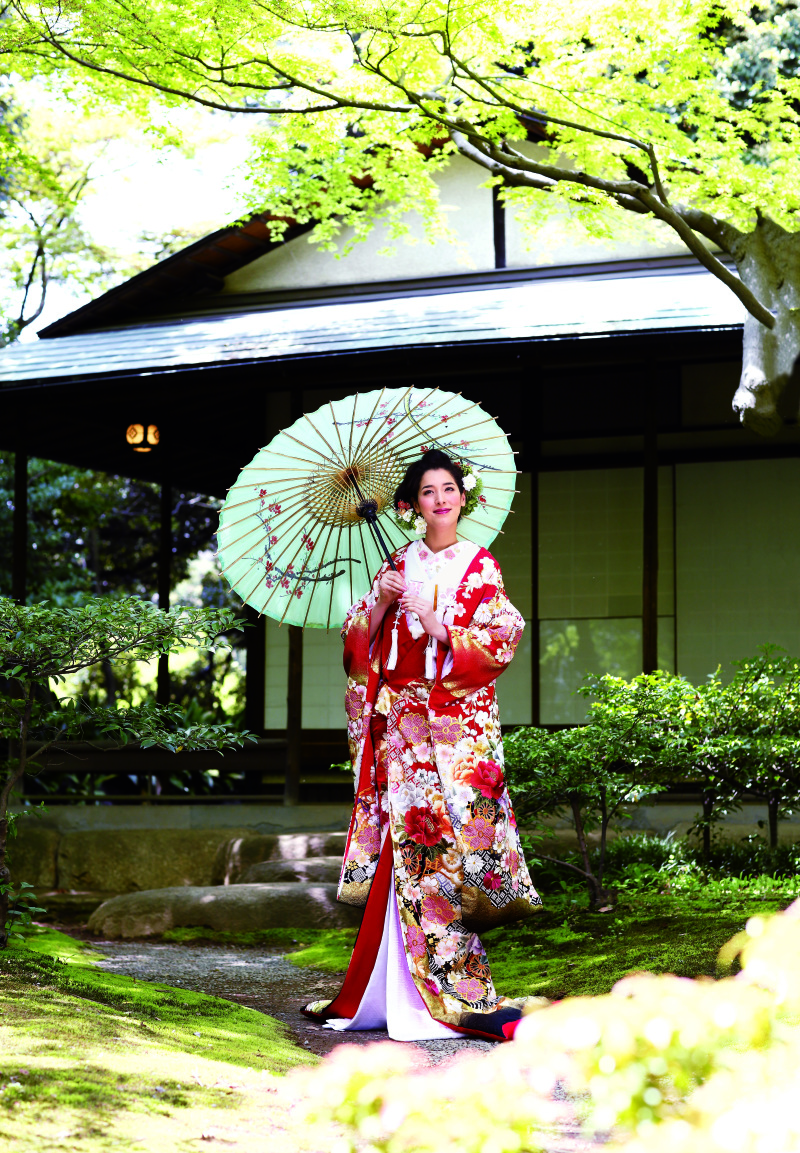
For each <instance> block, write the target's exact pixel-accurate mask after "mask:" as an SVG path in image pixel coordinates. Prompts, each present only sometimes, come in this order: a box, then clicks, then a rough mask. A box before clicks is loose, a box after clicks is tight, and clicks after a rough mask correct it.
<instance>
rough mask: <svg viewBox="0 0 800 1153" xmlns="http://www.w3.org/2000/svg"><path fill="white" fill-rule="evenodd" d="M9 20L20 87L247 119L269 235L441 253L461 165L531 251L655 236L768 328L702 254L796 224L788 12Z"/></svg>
mask: <svg viewBox="0 0 800 1153" xmlns="http://www.w3.org/2000/svg"><path fill="white" fill-rule="evenodd" d="M11 12H13V17H12V18H9V19H7V20H6V21H5V26H4V27H3V28H2V29H0V33H1V35H0V52H3V54H4V55H5V56H6V58H7V59H8V58H10V59H11V60H13V63H14V66H15V67H16V68H17V69H19V70H20V72H21V73H22V74H23V75H40V74H47V75H50V76H55V75H60V76H62V77H63V78H64V81H63V82H66V83H71V84H74V83H75V79H76V78H79V79H80V82H81V83H82V84H85V85H87V86H91V89H92V92H93V95H94V97H95V98H96V99H99V100H102V101H103V102H104V103H105V104H107V105H121V104H122V103H123V102H124V103H125V104H126V105H127V107H129V108H137V109H138V110H139V113H140V115H141V116H146V115H147V114H148V112H149V111H150V108H151V105H152V104H153V103H155V102H159V103H161V104H166V105H167V107H175V106H176V105H180V104H183V103H194V104H199V105H201V106H202V107H210V108H217V109H222V110H224V111H227V112H235V113H239V114H241V115H247V116H251V117H258V121H257V123H258V126H259V127H258V132H257V134H256V146H255V150H254V155H253V158H252V161H251V166H250V173H249V190H248V207H249V208H250V209H253V210H255V211H263V209H264V206H265V205H267V206H268V207H269V209H270V212H271V214H272V218H271V225H272V228H273V230H274V232H275V234H276V235H279V234H281V233H282V232H283V230H285V228H286V227H287V226H288V224H289V223H290V221H292V220H298V221H308V220H310V219H314V220H316V221H317V222H318V223H317V226H316V230H315V234H314V239H316V240H317V241H318V242H320V243H323V244H328V245H330V244H332V243H333V242H335V240H336V238H337V236H338V235H339V234H340V233H341V230H342V228H343V227H345V226H350V227H351V228H352V229H353V230H354V235H355V237H356V239H358V238H360V237H363V236H364V235H365V234H366V233H367V232H368V231H369V230H370V229H371V228H372V227H373V225H374V224H375V222H376V221H379V220H380V221H383V222H384V223H385V224H386V225H387V227H388V232H389V239H390V241H391V240H394V239H396V238H397V237H399V236H404V235H408V233H409V230H410V223H409V221H408V219H404V216H405V214H406V213H407V211H408V210H409V209H412V210H413V211H414V212H416V213H417V214H418V217H419V218H421V220H422V222H423V225H424V227H425V229H426V232H427V235H428V238H429V239H436V238H437V237H440V236H443V235H448V234H449V233H448V225H447V222H446V209H445V207H444V206H443V205H442V204H441V203H440V200H439V192H438V188H437V186H436V183H435V181H434V177H435V175H436V173H437V172H438V171H439V170H440V169H441V167H442V166H443V165H444V164H446V163H447V161H448V159H449V157H450V156H451V155H452V154H453V153H455V152H460V153H461V155H463V156H465V157H466V158H467V159H469V160H470V161H472V162H473V163H475V164H476V165H478V166H479V167H480V168H481V169H482V170H483V171H484V172H485V174H486V178H487V182H488V181H491V182H493V183H498V184H501V185H502V186H503V195H504V197H505V200H506V202H507V203H508V204H509V205H510V206H511V207H512V209H513V210H514V212H515V214H516V215H517V216H518V217H519V218H520V219H521V220H522V221H523V223H524V224H526V225H527V226H528V227H529V228H530V229H531V231H532V232H534V233H535V231H536V229H537V228H538V226H539V225H540V224H541V222H542V219H543V217H544V216H546V215H550V214H551V213H555V214H556V215H560V216H561V217H566V218H568V220H569V225H570V227H574V226H575V225H578V226H582V227H583V228H584V229H585V230H587V231H588V232H589V233H591V234H593V235H595V236H600V237H611V236H612V235H613V236H616V238H617V239H619V236H620V233H621V231H622V230H623V229H624V227H625V225H624V223H623V218H624V217H625V216H626V214H627V215H628V216H629V218H630V214H635V215H636V216H637V217H650V218H651V219H655V220H657V221H659V222H661V224H662V225H666V226H667V227H668V228H671V229H673V230H674V231H676V232H677V233H678V234H679V235H680V237H681V239H682V240H683V241H684V243H686V244H687V245H688V246H689V247H690V249H691V251H692V252H693V253H694V254H695V255H696V256H697V257H698V259H699V260H700V261H701V262H702V263H704V264H705V265H706V267H709V268H711V270H712V271H713V272H714V273H715V274H716V275H717V276H719V277H720V278H721V279H723V280H725V282H726V283H727V284H728V285H729V287H731V289H732V290H733V291H734V292H736V293H737V294H738V295H739V296H740V297H741V299H742V300H743V301H744V302H745V304H746V306H747V307H748V308H750V309H751V311H752V312H753V315H755V316H756V317H757V318H758V319H760V320H761V321H762V323H764V324H766V325H767V326H768V327H771V326H772V323H773V321H772V319H771V317H770V314H769V313H768V312H767V311H766V309H765V307H764V306H763V303H762V304H759V303H758V302H757V301H755V299H754V298H753V297H752V296H751V295H750V294H748V292H747V291H746V290H745V289H744V288H743V286H742V285H741V284H739V283H738V282H737V281H736V280H735V278H733V277H731V276H729V275H727V274H726V271H725V269H724V268H723V266H722V265H721V264H720V263H719V262H717V261H715V260H714V258H713V257H711V256H710V255H709V253H708V250H707V247H706V246H705V245H704V243H703V242H702V241H701V240H700V239H699V237H700V235H702V236H703V237H704V238H706V239H710V240H712V241H713V242H714V243H715V244H720V245H721V246H722V247H723V248H725V249H726V250H729V246H730V245H731V244H732V242H733V241H734V239H735V236H734V232H732V231H731V228H733V227H734V226H736V227H739V228H750V227H752V226H753V225H754V223H755V221H756V217H757V214H758V213H766V212H767V211H768V212H770V213H771V214H772V215H773V216H774V217H775V219H776V220H777V221H778V223H779V224H781V225H783V226H784V227H792V226H793V224H794V220H795V214H796V213H797V211H798V209H800V181H798V180H797V155H798V146H800V116H798V112H797V96H798V91H799V89H798V84H799V83H800V81H798V66H797V59H798V53H797V49H796V42H797V39H798V29H800V19H799V18H798V15H797V12H796V10H795V6H794V5H792V4H784V3H764V4H760V5H757V6H756V8H755V9H753V8H752V7H751V5H750V4H745V3H743V0H694V2H693V3H684V4H679V5H676V4H674V3H673V2H672V0H634V2H633V3H630V2H626V3H623V2H622V0H599V2H598V0H573V2H572V3H569V4H566V3H561V4H556V5H555V6H554V5H531V4H529V3H524V2H523V0H514V2H512V3H508V2H505V0H504V2H503V3H502V4H500V3H498V0H466V2H464V3H462V4H459V5H453V4H448V5H445V6H442V5H439V4H436V3H430V2H428V3H423V4H421V5H420V4H416V3H415V4H407V3H399V4H394V5H392V6H388V7H387V6H385V5H383V6H382V5H375V4H374V3H372V0H347V2H345V3H339V2H337V3H335V4H334V3H331V2H330V0H312V2H310V3H308V4H305V5H303V6H302V7H300V8H298V7H297V6H296V5H291V4H288V3H286V2H285V0H278V2H276V3H274V4H271V5H270V6H269V8H265V7H264V6H263V5H262V4H260V3H259V2H258V0H211V2H208V0H195V2H193V3H189V4H184V5H181V6H180V8H178V7H176V6H175V5H174V4H173V3H171V2H170V0H147V2H145V0H133V2H132V3H129V4H126V5H125V6H124V7H119V6H109V5H108V4H107V3H106V2H105V0H75V2H74V3H72V4H71V5H70V9H69V13H70V14H69V19H68V20H65V19H63V18H62V16H61V10H60V9H50V8H47V7H46V6H42V5H39V4H36V3H28V2H27V0H14V2H13V4H12V8H11ZM526 136H527V138H528V139H527V141H526V139H525V138H526ZM566 157H568V158H570V160H569V161H566V160H565V158H566ZM726 220H727V224H726ZM729 226H730V227H729ZM726 227H727V228H728V231H727V232H726Z"/></svg>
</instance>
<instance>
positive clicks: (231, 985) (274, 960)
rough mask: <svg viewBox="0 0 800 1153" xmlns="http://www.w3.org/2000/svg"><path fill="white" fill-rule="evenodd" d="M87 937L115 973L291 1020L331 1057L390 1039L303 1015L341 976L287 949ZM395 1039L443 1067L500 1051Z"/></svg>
mask: <svg viewBox="0 0 800 1153" xmlns="http://www.w3.org/2000/svg"><path fill="white" fill-rule="evenodd" d="M73 933H74V930H73ZM76 935H77V934H76ZM81 935H82V934H81ZM87 939H88V940H89V941H90V943H91V945H92V948H94V949H96V950H97V951H98V952H100V953H103V954H104V955H105V958H106V959H105V960H104V961H101V962H99V964H100V965H101V966H102V968H104V969H108V970H109V972H112V973H122V974H124V975H126V976H128V977H137V978H139V979H140V980H143V981H160V982H163V983H164V984H166V985H175V986H177V987H178V988H183V989H191V990H193V991H194V992H198V993H209V994H210V995H211V996H214V997H223V998H225V1000H228V1001H234V1002H235V1003H236V1004H239V1005H248V1006H249V1007H250V1008H251V1009H257V1010H258V1011H259V1012H261V1013H266V1014H268V1015H269V1016H270V1017H276V1018H277V1019H278V1020H279V1021H284V1022H285V1023H286V1024H287V1025H288V1026H289V1027H290V1028H291V1029H292V1031H293V1033H294V1035H295V1039H296V1041H297V1043H298V1044H300V1045H302V1046H304V1047H305V1048H307V1049H308V1050H309V1051H310V1052H312V1053H317V1054H320V1055H324V1054H325V1053H329V1052H330V1051H331V1049H334V1048H335V1047H336V1046H337V1045H341V1044H349V1045H352V1044H360V1045H366V1044H369V1043H370V1042H372V1041H386V1040H388V1038H387V1036H386V1033H385V1032H384V1031H379V1030H375V1031H372V1030H370V1031H365V1032H359V1033H337V1032H335V1031H334V1030H332V1029H324V1028H323V1027H322V1026H321V1025H317V1024H315V1023H314V1022H312V1021H310V1020H308V1018H307V1017H304V1016H303V1015H302V1013H301V1012H300V1010H301V1008H302V1006H303V1005H306V1004H308V1002H309V1001H321V1000H324V999H329V998H332V997H334V996H335V995H336V993H337V992H338V990H339V987H340V985H341V976H340V975H336V974H329V973H324V972H322V971H320V970H319V969H305V968H299V967H298V966H296V965H292V964H291V963H290V962H289V960H288V959H287V957H286V956H285V955H284V954H282V953H279V952H265V951H264V950H262V949H243V948H240V947H238V946H234V945H210V944H202V943H193V944H163V943H159V942H154V941H105V940H96V939H94V938H87ZM392 1044H397V1045H401V1044H414V1045H415V1046H416V1047H417V1048H418V1049H420V1050H422V1051H423V1052H424V1061H425V1063H431V1064H438V1063H439V1062H440V1061H443V1060H446V1059H447V1058H448V1057H450V1056H452V1055H453V1054H454V1053H457V1052H458V1051H459V1050H461V1049H478V1050H483V1049H491V1048H493V1043H492V1042H491V1041H482V1040H480V1039H479V1038H469V1037H463V1038H457V1039H454V1040H452V1041H451V1040H449V1039H446V1040H438V1041H414V1042H402V1041H395V1042H392Z"/></svg>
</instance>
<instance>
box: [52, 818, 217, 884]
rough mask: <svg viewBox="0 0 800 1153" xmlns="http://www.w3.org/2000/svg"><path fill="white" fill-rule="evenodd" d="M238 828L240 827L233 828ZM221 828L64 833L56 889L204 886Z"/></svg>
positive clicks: (208, 880) (208, 877)
mask: <svg viewBox="0 0 800 1153" xmlns="http://www.w3.org/2000/svg"><path fill="white" fill-rule="evenodd" d="M237 832H238V830H237ZM229 836H230V833H229V832H228V831H227V830H225V831H224V832H222V831H221V830H219V829H94V830H89V829H86V830H81V831H79V832H74V833H64V834H63V835H62V836H61V840H60V842H59V846H58V862H57V867H58V881H57V884H56V885H53V886H52V887H54V888H59V889H77V890H87V889H88V890H103V891H105V892H113V893H130V892H136V891H137V890H144V889H166V888H170V887H172V886H174V885H207V884H208V883H209V882H210V881H211V872H212V867H213V864H214V860H215V857H216V853H217V850H218V848H219V846H220V843H221V842H222V841H223V840H227V839H228V837H229Z"/></svg>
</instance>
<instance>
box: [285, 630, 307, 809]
mask: <svg viewBox="0 0 800 1153" xmlns="http://www.w3.org/2000/svg"><path fill="white" fill-rule="evenodd" d="M288 627H289V676H288V678H287V683H286V787H285V789H284V794H283V803H284V804H285V805H297V804H299V802H300V769H301V767H302V740H303V630H302V629H301V628H300V626H299V625H289V626H288Z"/></svg>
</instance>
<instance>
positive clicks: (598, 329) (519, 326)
mask: <svg viewBox="0 0 800 1153" xmlns="http://www.w3.org/2000/svg"><path fill="white" fill-rule="evenodd" d="M743 319H744V309H743V308H742V306H741V304H740V303H739V301H738V300H737V299H736V298H735V297H734V296H733V294H732V293H731V292H730V290H729V289H727V288H726V287H725V286H724V285H723V284H722V283H721V282H720V281H718V280H717V279H716V278H715V277H713V276H711V275H710V274H709V273H706V272H705V271H703V270H700V269H698V270H697V271H694V270H692V271H684V272H678V273H676V272H674V271H672V272H669V273H666V274H664V273H662V274H660V275H638V276H619V275H617V276H615V275H613V274H610V275H604V276H602V277H599V276H586V277H572V278H569V279H559V278H558V277H557V276H555V277H554V278H553V279H552V280H541V279H539V280H534V281H530V282H528V283H515V284H505V285H499V284H498V285H492V286H490V287H480V288H475V289H474V290H470V291H460V292H454V291H441V292H435V293H429V294H424V295H399V296H397V297H394V298H384V299H381V300H366V301H364V300H358V301H353V300H347V299H345V300H341V301H338V302H323V303H314V304H309V303H306V304H305V305H304V307H300V308H292V307H278V308H275V307H273V308H270V309H269V310H265V311H258V310H250V311H247V312H245V313H239V314H236V313H234V312H232V311H231V312H228V313H226V314H220V315H210V316H200V317H190V318H187V319H185V320H180V321H175V320H167V321H159V322H155V323H140V324H135V325H129V326H127V327H123V328H114V329H104V330H99V331H95V332H89V333H81V334H78V335H74V336H61V337H54V338H52V339H48V340H40V341H36V342H32V343H30V344H14V345H11V346H9V347H7V348H5V349H3V350H2V351H0V384H2V383H5V384H10V383H12V382H23V381H27V380H51V381H53V382H55V381H56V380H67V379H72V380H74V379H86V378H95V379H97V378H103V377H113V376H118V375H131V374H133V375H139V374H148V373H158V372H164V371H170V370H173V371H174V370H175V369H178V368H181V367H200V366H203V365H222V364H233V363H236V362H241V363H244V362H250V363H252V362H253V361H270V360H277V359H286V358H295V357H304V356H313V355H321V354H325V355H336V354H337V353H345V352H354V351H362V350H363V351H366V350H375V349H392V348H397V349H400V348H404V347H419V346H425V345H429V346H430V345H441V344H445V345H447V344H460V343H467V342H475V341H480V342H487V341H488V342H494V341H502V340H547V339H554V338H589V337H596V338H597V337H603V336H609V335H613V334H623V333H626V332H648V331H665V330H666V331H671V330H677V329H704V328H719V327H731V326H737V325H740V324H741V323H742V321H743Z"/></svg>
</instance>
